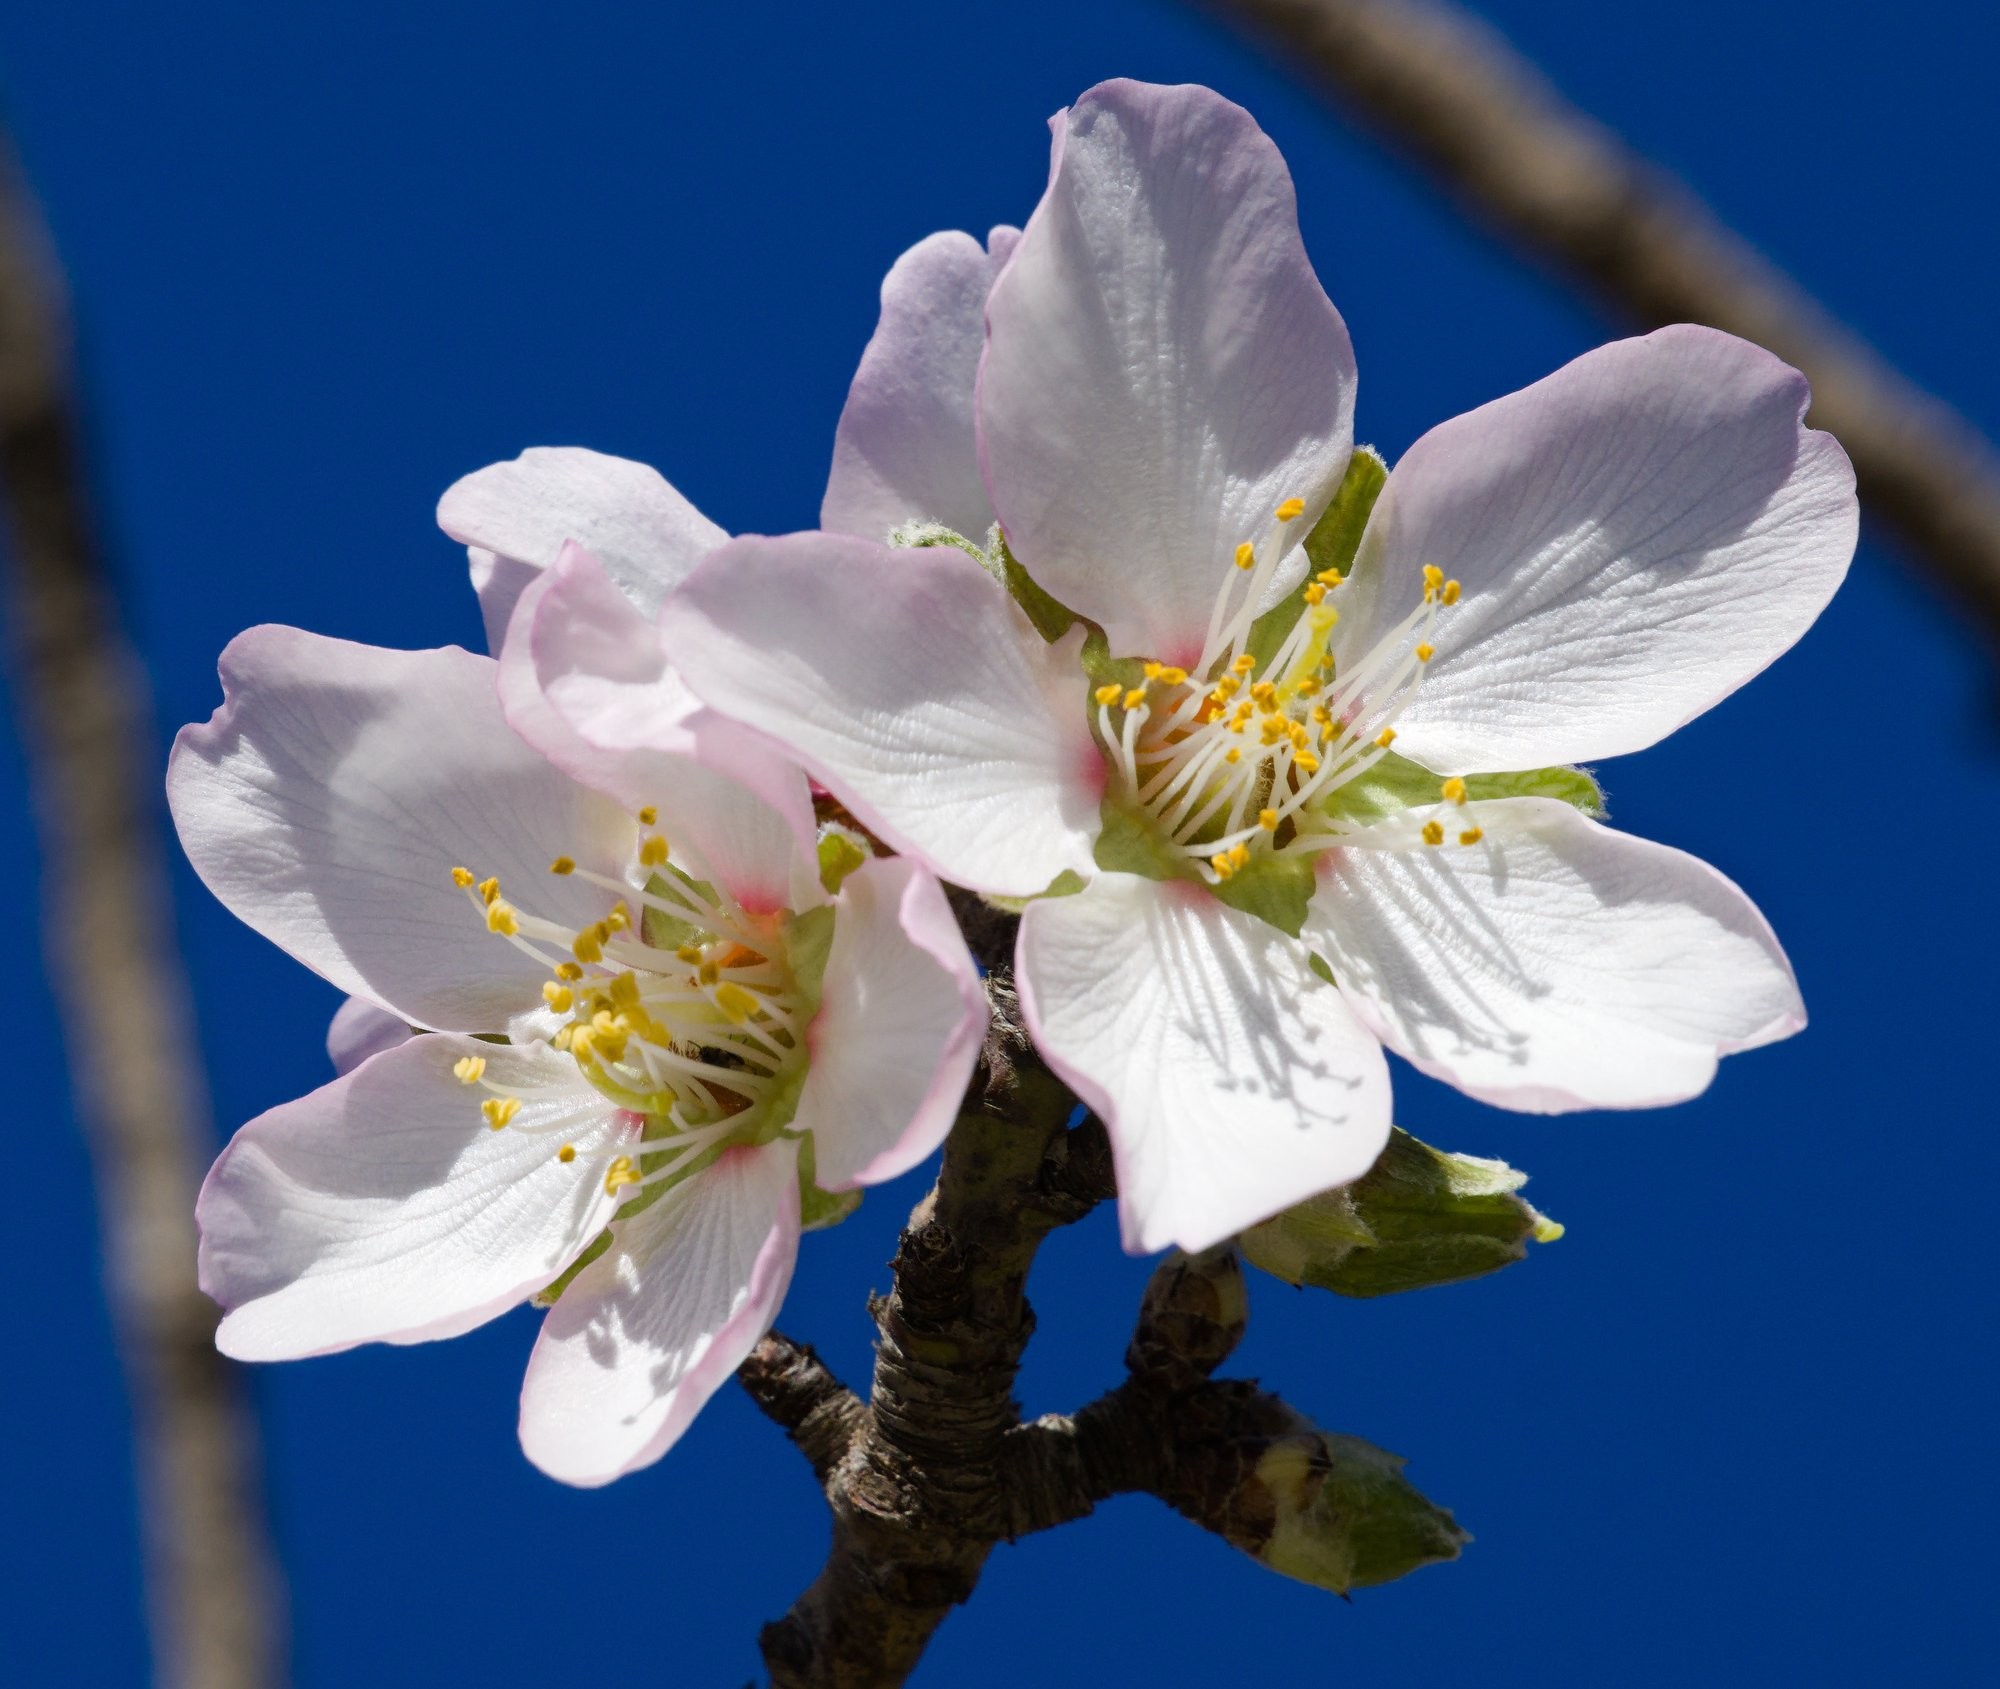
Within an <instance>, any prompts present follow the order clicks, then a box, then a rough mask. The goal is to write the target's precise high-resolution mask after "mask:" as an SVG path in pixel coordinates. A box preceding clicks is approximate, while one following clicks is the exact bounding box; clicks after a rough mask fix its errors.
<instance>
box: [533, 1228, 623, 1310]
mask: <svg viewBox="0 0 2000 1689" xmlns="http://www.w3.org/2000/svg"><path fill="white" fill-rule="evenodd" d="M610 1247H611V1228H610V1227H609V1226H606V1227H605V1228H604V1230H603V1231H601V1232H599V1233H598V1234H597V1236H595V1237H594V1238H592V1239H591V1240H590V1241H589V1242H588V1243H586V1244H585V1245H584V1246H583V1253H582V1254H581V1255H579V1256H577V1258H576V1259H575V1260H574V1261H572V1262H570V1264H569V1265H568V1266H567V1267H565V1268H563V1270H562V1274H561V1276H560V1277H558V1278H557V1279H556V1281H555V1283H553V1284H550V1285H545V1286H544V1287H543V1288H542V1289H540V1290H538V1291H536V1292H535V1294H534V1295H532V1296H531V1297H529V1298H528V1300H529V1301H530V1302H532V1303H533V1304H534V1305H535V1306H536V1307H538V1308H553V1307H554V1306H555V1305H556V1301H557V1299H558V1298H559V1297H560V1296H561V1295H562V1293H563V1292H564V1291H565V1290H567V1289H569V1287H570V1283H571V1281H572V1280H574V1279H575V1277H576V1275H577V1274H578V1273H580V1272H582V1271H583V1269H584V1268H585V1267H587V1266H589V1265H590V1263H591V1262H593V1261H595V1260H596V1259H597V1258H598V1256H600V1255H602V1254H603V1253H604V1252H605V1250H607V1249H609V1248H610Z"/></svg>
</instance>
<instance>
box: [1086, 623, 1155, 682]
mask: <svg viewBox="0 0 2000 1689" xmlns="http://www.w3.org/2000/svg"><path fill="white" fill-rule="evenodd" d="M1083 672H1084V673H1085V674H1086V675H1087V676H1088V677H1089V679H1090V684H1091V688H1092V690H1095V689H1096V688H1097V687H1100V686H1105V685H1109V684H1110V683H1111V682H1113V681H1116V682H1117V683H1118V685H1120V686H1122V687H1124V688H1125V689H1126V690H1127V691H1130V690H1131V689H1132V688H1133V687H1135V686H1137V685H1139V684H1140V683H1141V682H1143V681H1144V680H1145V678H1146V659H1145V658H1144V657H1114V656H1112V654H1111V641H1110V640H1109V639H1107V638H1106V637H1105V634H1104V629H1102V628H1101V627H1099V626H1098V625H1097V624H1096V623H1095V622H1092V623H1090V624H1089V631H1088V632H1087V633H1086V634H1085V635H1084V636H1083Z"/></svg>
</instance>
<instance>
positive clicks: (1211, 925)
mask: <svg viewBox="0 0 2000 1689" xmlns="http://www.w3.org/2000/svg"><path fill="white" fill-rule="evenodd" d="M1018 961H1019V964H1020V987H1021V1009H1022V1013H1023V1015H1024V1016H1025V1018H1026V1020H1027V1025H1028V1030H1029V1032H1030V1033H1031V1034H1032V1036H1033V1038H1034V1040H1035V1047H1036V1048H1037V1049H1039V1050H1040V1051H1041V1052H1042V1054H1043V1056H1045V1057H1046V1058H1047V1059H1048V1062H1049V1064H1050V1066H1052V1067H1053V1068H1054V1069H1055V1070H1056V1072H1057V1073H1059V1074H1061V1075H1062V1077H1063V1078H1064V1079H1065V1080H1067V1081H1068V1082H1069V1085H1070V1088H1071V1089H1072V1090H1074V1091H1075V1092H1076V1094H1077V1095H1078V1096H1079V1097H1081V1098H1082V1099H1083V1100H1084V1101H1085V1102H1086V1103H1088V1104H1089V1105H1090V1106H1091V1107H1092V1108H1093V1109H1095V1110H1096V1111H1097V1113H1098V1114H1099V1115H1100V1116H1101V1117H1102V1118H1103V1120H1104V1124H1105V1127H1106V1129H1107V1130H1108V1131H1109V1132H1110V1134H1111V1147H1112V1150H1113V1152H1114V1155H1115V1158H1116V1161H1117V1167H1118V1219H1119V1225H1120V1229H1121V1230H1122V1231H1123V1233H1124V1238H1125V1247H1126V1248H1127V1249H1129V1250H1131V1251H1132V1252H1133V1253H1134V1254H1144V1253H1147V1252H1149V1251H1151V1250H1155V1249H1164V1248H1166V1247H1167V1246H1168V1245H1169V1244H1177V1245H1179V1246H1180V1247H1181V1248H1182V1249H1206V1248H1207V1247H1209V1246H1210V1245H1211V1244H1214V1243H1219V1242H1221V1241H1222V1240H1223V1239H1224V1238H1226V1237H1230V1236H1232V1235H1234V1234H1235V1233H1237V1232H1239V1231H1241V1230H1242V1229H1243V1228H1244V1227H1245V1226H1248V1225H1252V1224H1254V1223H1255V1222H1257V1221H1259V1220H1265V1219H1268V1218H1270V1216H1271V1215H1273V1214H1275V1213H1277V1212H1278V1211H1279V1210H1280V1209H1283V1208H1289V1207H1290V1206H1291V1205H1292V1204H1293V1203H1295V1202H1303V1201H1304V1200H1305V1199H1306V1198H1307V1197H1309V1196H1312V1195H1314V1194H1315V1193H1317V1192H1319V1191H1323V1190H1327V1189H1330V1188H1331V1187H1332V1186H1334V1185H1340V1184H1345V1183H1346V1182H1347V1181H1348V1180H1350V1179H1356V1178H1359V1177H1360V1176H1361V1175H1362V1174H1363V1173H1365V1172H1367V1171H1368V1169H1369V1168H1370V1167H1371V1166H1373V1165H1374V1163H1375V1158H1376V1156H1378V1155H1380V1154H1381V1152H1382V1146H1383V1145H1384V1144H1385V1143H1387V1142H1388V1141H1389V1068H1388V1064H1387V1063H1386V1062H1385V1061H1384V1060H1383V1059H1382V1051H1381V1049H1380V1047H1379V1046H1378V1045H1377V1044H1376V1042H1375V1040H1374V1039H1373V1038H1371V1037H1370V1036H1369V1035H1368V1033H1367V1032H1366V1031H1365V1030H1363V1028H1362V1027H1361V1026H1360V1024H1359V1023H1358V1022H1357V1021H1356V1020H1355V1018H1354V1016H1353V1015H1352V1014H1351V1013H1350V1012H1349V1011H1348V1008H1347V1006H1346V1004H1345V1003H1343V1002H1342V1001H1341V997H1340V993H1339V992H1337V991H1336V990H1334V988H1333V987H1332V986H1330V985H1328V984H1327V983H1326V981H1324V980H1323V979H1321V978H1319V977H1318V975H1316V974H1315V973H1314V972H1313V971H1312V969H1311V967H1310V965H1309V958H1308V955H1307V952H1306V948H1305V946H1304V945H1302V944H1300V943H1299V942H1298V941H1297V940H1296V939H1293V938H1290V937H1288V936H1286V935H1285V934H1284V933H1282V932H1280V931H1279V930H1278V929H1277V928H1276V927H1273V926H1270V925H1268V924H1267V923H1266V922H1263V921H1260V920H1258V919H1257V918H1256V917H1255V916H1252V915H1246V914H1243V913H1242V912H1241V911H1239V910H1235V909H1231V908H1229V907H1227V906H1226V905H1224V904H1222V903H1219V902H1217V901H1216V899H1215V898H1214V897H1213V896H1211V895H1210V894H1209V893H1208V892H1207V891H1206V890H1204V889H1203V888H1202V887H1200V886H1195V885H1190V884H1187V883H1185V882H1180V881H1175V882H1166V883H1163V882H1160V881H1157V880H1144V879H1140V878H1138V877H1136V876H1135V875H1131V874H1104V875H1101V876H1100V877H1099V878H1097V879H1095V880H1093V881H1092V882H1091V883H1090V885H1089V886H1087V887H1086V888H1085V889H1084V890H1083V891H1081V892H1080V893H1078V894H1077V895H1076V896H1074V897H1051V898H1044V899H1042V900H1040V901H1039V902H1035V903H1031V904H1030V905H1029V906H1028V910H1027V913H1026V914H1024V915H1023V916H1022V917H1021V939H1020V948H1019V953H1018Z"/></svg>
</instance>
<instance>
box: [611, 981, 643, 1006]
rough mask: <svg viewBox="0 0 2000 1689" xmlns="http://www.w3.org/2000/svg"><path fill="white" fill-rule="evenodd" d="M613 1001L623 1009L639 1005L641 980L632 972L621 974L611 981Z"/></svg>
mask: <svg viewBox="0 0 2000 1689" xmlns="http://www.w3.org/2000/svg"><path fill="white" fill-rule="evenodd" d="M611 1001H612V1002H613V1003H615V1004H616V1005H617V1006H618V1007H619V1008H621V1009H636V1008H637V1007H638V1006H639V982H638V980H637V979H635V978H634V977H633V976H632V975H631V974H620V975H618V977H617V978H616V979H614V980H612V982H611Z"/></svg>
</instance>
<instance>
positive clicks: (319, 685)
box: [167, 627, 635, 1032]
mask: <svg viewBox="0 0 2000 1689" xmlns="http://www.w3.org/2000/svg"><path fill="white" fill-rule="evenodd" d="M220 667H221V673H222V684H223V698H224V701H223V706H222V708H221V709H219V710H218V711H216V713H215V714H214V715H213V716H212V717H210V719H209V720H208V721H206V722H204V723H202V724H200V725H199V726H193V727H186V728H183V729H182V730H181V733H180V736H179V738H178V739H176V740H175V742H174V754H173V760H172V762H171V764H170V766H169V768H168V770H167V797H168V801H169V803H170V804H171V806H172V809H173V814H174V823H175V825H176V826H177V827H178V828H179V830H180V837H181V844H182V846H183V848H185V849H186V851H187V854H188V858H189V860H190V861H191V862H193V864H194V867H195V871H196V872H197V873H199V874H200V875H201V877H202V879H203V880H204V881H205V882H206V883H207V885H208V888H209V890H211V891H212V892H214V893H215V895H216V896H217V897H219V898H220V899H221V900H222V901H223V903H225V904H226V905H228V907H229V908H230V910H231V911H232V912H233V913H235V914H236V915H237V916H238V917H240V918H241V919H242V920H245V921H247V922H249V923H250V925H251V926H253V927H255V928H256V929H257V930H258V931H259V932H261V933H262V934H264V936H265V937H266V938H268V939H270V940H272V941H273V942H274V943H276V944H279V945H282V946H283V947H284V948H285V949H286V950H288V951H290V952H291V953H292V954H293V955H294V956H296V957H297V958H298V959H299V960H300V961H302V962H304V963H305V964H306V965H307V966H308V967H310V968H312V969H314V970H316V971H317V972H318V973H320V974H321V975H323V976H324V977H325V978H327V979H329V980H331V981H332V982H333V983H334V984H335V985H337V986H339V987H340V988H341V989H342V990H343V991H347V992H351V993H353V994H355V995H357V996H362V997H366V998H368V999H369V1000H370V1001H372V1002H374V1003H377V1004H379V1005H380V1006H381V1007H383V1008H385V1009H388V1010H390V1011H391V1012H392V1013H395V1014H399V1015H401V1016H402V1017H403V1018H404V1019H405V1020H406V1021H408V1022H410V1023H411V1024H413V1025H419V1026H435V1027H442V1028H446V1029H449V1030H455V1031H462V1032H487V1031H495V1030H498V1029H499V1028H501V1027H504V1026H505V1025H506V1024H507V1021H508V1019H509V1017H510V1016H512V1015H513V1014H515V1013H517V1012H519V1011H521V1010H524V1009H528V1008H531V1007H533V1005H534V1003H535V1001H536V1000H537V998H538V997H539V996H540V992H541V983H542V981H543V980H544V979H545V978H546V977H547V971H546V970H545V969H544V968H542V967H541V966H539V965H538V964H537V963H536V962H535V961H534V960H533V959H532V958H531V957H529V956H526V955H524V954H522V953H521V952H520V951H518V950H516V949H515V948H514V947H513V946H512V945H511V944H509V943H508V942H507V941H506V940H505V939H502V938H498V937H496V936H494V935H493V934H492V933H490V932H488V931H487V928H486V923H485V922H484V920H483V919H482V918H481V915H480V912H479V911H478V910H477V909H475V908H474V907H473V906H472V905H471V904H470V903H469V902H468V900H467V897H466V894H465V893H464V892H463V891H461V890H459V889H458V888H457V887H455V886H454V885H453V884H452V881H451V869H452V868H453V867H454V866H456V865H461V864H462V865H463V866H465V867H468V868H470V869H472V870H473V871H474V872H475V873H478V874H481V875H486V874H495V875H498V876H499V878H500V882H501V886H502V889H503V892H504V893H505V894H506V895H507V896H508V897H509V898H510V899H512V900H515V901H518V902H519V904H520V905H521V906H522V907H523V908H524V909H527V910H529V911H531V912H532V913H534V914H537V915H542V916H546V917H547V918H549V919H551V920H556V921H560V922H563V923H564V924H566V925H571V926H578V925H587V924H589V923H590V922H592V921H594V920H596V919H597V918H598V917H600V916H601V915H602V914H603V913H604V909H605V907H606V904H605V898H604V894H603V893H602V892H599V891H595V890H593V889H591V888H590V887H589V886H587V885H585V884H583V883H582V882H581V881H579V880H575V879H558V878H556V877H554V876H552V875H551V874H550V873H549V871H548V870H549V863H550V862H551V860H553V859H554V858H555V857H557V856H561V855H568V856H571V857H573V858H575V860H576V861H577V862H578V863H580V864H582V865H583V866H585V867H590V868H594V869H596V870H597V871H598V872H601V873H615V872H618V871H620V870H621V869H622V868H623V866H624V864H625V863H626V861H628V860H629V857H630V853H631V848H632V839H633V835H634V831H635V829H634V825H633V822H632V820H631V818H630V817H629V816H627V815H625V814H623V813H621V812H620V811H619V809H618V808H617V806H616V805H614V804H612V803H610V802H609V801H608V800H606V799H604V798H601V797H598V796H596V795H595V794H593V793H591V792H588V791H585V790H584V789H583V788H582V787H581V786H579V785H577V784H576V783H575V782H574V781H573V780H571V779H570V778H569V777H568V776H567V775H565V774H563V773H562V771H561V770H559V769H557V768H555V767H554V766H552V765H551V764H550V763H549V762H547V761H546V760H545V759H543V758H542V757H540V756H538V755H536V754H535V752H534V751H533V750H531V749H530V748H529V747H528V746H527V745H525V744H524V743H522V741H521V740H520V739H519V738H518V737H517V736H516V735H515V734H514V733H512V732H511V731H509V729H508V727H507V724H506V722H505V721H504V720H503V719H502V717H501V714H500V703H499V700H498V699H497V698H496V697H495V696H494V690H493V683H494V664H493V662H492V661H491V660H490V659H489V658H486V657H475V656H473V655H471V654H470V653H469V652H465V651H460V650H457V649H456V648H446V649H444V650H441V651H384V650H378V649H376V648H375V647H373V646H368V645H350V644H348V643H347V642H346V641H344V640H337V639H321V638H319V637H318V636H317V635H314V634H309V633H301V632H299V631H298V630H296V629H294V628H281V627H262V628H252V629H251V630H250V631H249V632H248V633H245V634H242V635H239V636H238V637H237V638H236V639H234V640H232V641H231V642H230V644H229V647H228V649H227V650H225V651H224V652H223V654H222V661H221V664H220Z"/></svg>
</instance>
